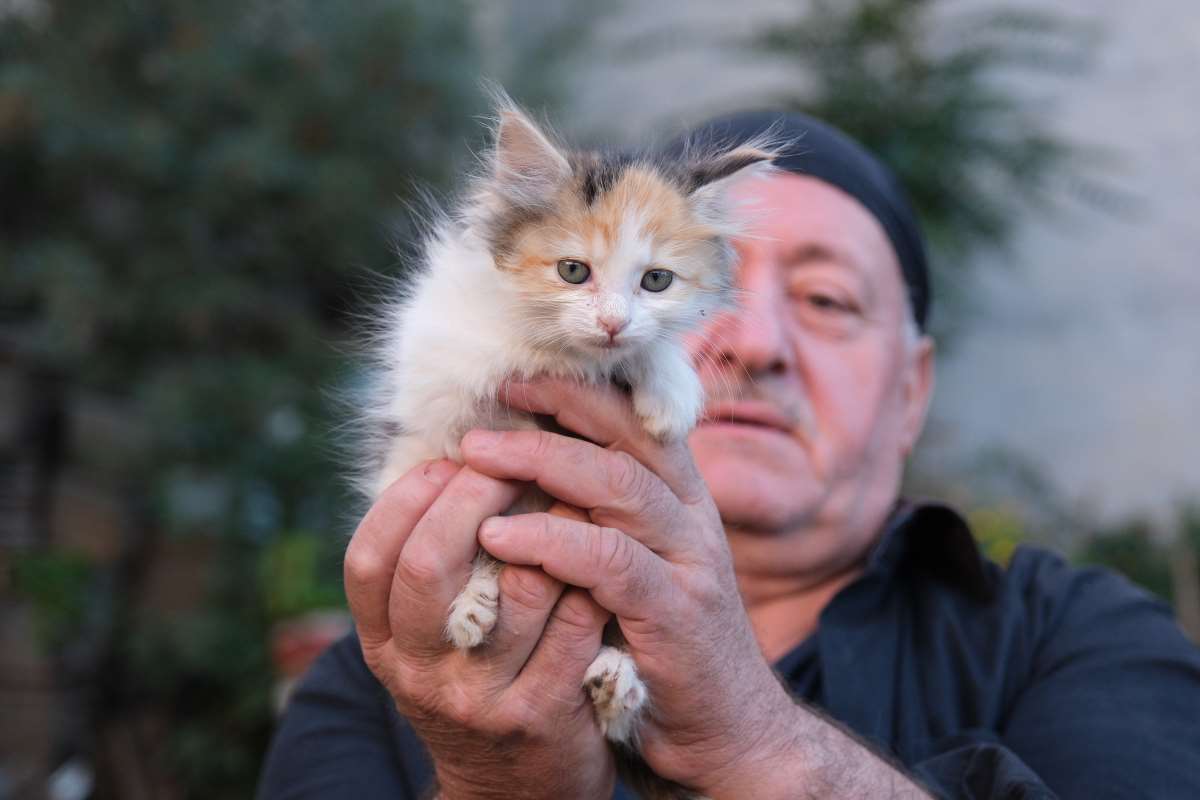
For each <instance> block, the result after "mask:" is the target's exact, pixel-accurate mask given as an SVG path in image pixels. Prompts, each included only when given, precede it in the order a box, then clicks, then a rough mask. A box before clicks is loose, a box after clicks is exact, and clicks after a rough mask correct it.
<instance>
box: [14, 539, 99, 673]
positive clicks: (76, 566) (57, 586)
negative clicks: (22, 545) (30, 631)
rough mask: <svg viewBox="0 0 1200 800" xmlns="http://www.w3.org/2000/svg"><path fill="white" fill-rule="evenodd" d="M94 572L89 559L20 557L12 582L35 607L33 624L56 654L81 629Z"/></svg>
mask: <svg viewBox="0 0 1200 800" xmlns="http://www.w3.org/2000/svg"><path fill="white" fill-rule="evenodd" d="M94 579H95V569H94V568H93V565H92V563H91V562H90V561H89V560H88V559H87V557H86V556H84V555H82V554H79V553H70V552H64V551H53V550H51V551H45V552H35V553H21V554H17V555H16V557H15V558H14V560H13V563H12V565H11V567H10V573H9V581H10V583H11V586H12V588H13V590H14V591H15V592H16V594H17V595H18V596H20V597H23V598H25V599H26V600H28V601H29V602H30V603H32V604H33V610H34V625H35V626H36V629H37V636H38V639H39V640H40V643H41V645H42V647H43V648H44V649H46V650H47V651H50V652H53V651H55V650H56V649H58V648H59V647H61V646H62V645H64V644H66V643H67V642H69V641H70V640H71V638H72V637H73V636H74V635H75V634H76V633H77V632H78V631H79V630H80V627H81V624H80V621H81V620H82V619H83V617H84V615H85V614H86V613H87V611H88V593H89V591H90V590H91V588H92V582H93V580H94Z"/></svg>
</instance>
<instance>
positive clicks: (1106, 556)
mask: <svg viewBox="0 0 1200 800" xmlns="http://www.w3.org/2000/svg"><path fill="white" fill-rule="evenodd" d="M1077 560H1078V561H1079V562H1080V563H1083V564H1099V565H1102V566H1105V567H1108V568H1110V569H1114V570H1116V571H1117V572H1120V573H1121V574H1122V575H1124V576H1125V577H1127V578H1129V579H1130V580H1131V581H1133V582H1135V583H1138V584H1141V585H1142V586H1144V587H1145V588H1147V589H1149V590H1150V591H1152V592H1154V593H1155V594H1156V595H1158V596H1159V597H1161V598H1163V599H1164V600H1167V601H1169V600H1171V597H1172V587H1171V570H1170V566H1169V564H1168V550H1167V548H1166V547H1164V546H1163V545H1162V544H1161V542H1159V541H1158V540H1157V539H1156V538H1155V536H1154V525H1153V524H1152V523H1151V522H1150V521H1148V520H1144V519H1131V520H1128V521H1125V522H1122V523H1119V524H1116V525H1113V526H1111V527H1108V528H1106V529H1102V530H1099V531H1097V532H1096V534H1095V535H1094V536H1092V537H1091V538H1090V539H1088V540H1087V541H1086V542H1085V543H1084V544H1083V547H1082V548H1080V551H1079V555H1078V558H1077Z"/></svg>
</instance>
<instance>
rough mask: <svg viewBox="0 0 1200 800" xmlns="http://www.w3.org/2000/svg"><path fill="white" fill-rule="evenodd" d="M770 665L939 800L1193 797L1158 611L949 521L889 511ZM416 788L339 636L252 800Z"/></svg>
mask: <svg viewBox="0 0 1200 800" xmlns="http://www.w3.org/2000/svg"><path fill="white" fill-rule="evenodd" d="M776 668H777V670H778V671H779V673H780V674H781V675H782V676H783V678H784V679H785V680H786V682H787V684H788V685H789V686H790V687H791V689H792V691H793V693H794V695H795V696H796V697H797V698H799V699H801V700H803V701H804V702H806V703H808V704H810V705H812V706H816V707H819V708H821V709H822V710H823V711H824V712H825V713H826V714H827V715H828V716H831V717H833V718H834V719H836V720H839V721H840V722H841V723H842V724H843V725H845V726H846V727H847V728H849V729H850V730H852V731H854V732H855V733H856V734H857V735H858V736H859V737H860V738H862V739H863V740H865V741H867V742H868V743H870V744H871V746H872V747H874V748H875V749H876V750H877V751H878V752H879V753H881V754H884V755H885V756H887V757H888V758H890V759H891V760H892V761H894V762H896V763H898V764H900V765H903V767H904V768H905V769H906V770H907V771H908V772H909V773H910V774H912V775H913V776H915V777H916V778H917V780H918V781H920V782H921V783H922V784H924V785H925V786H926V787H928V788H929V790H930V791H931V792H933V793H934V794H935V795H938V796H941V797H954V798H1049V797H1062V798H1086V800H1102V798H1143V797H1144V798H1200V650H1198V649H1197V648H1196V647H1195V646H1194V645H1192V644H1191V643H1190V642H1188V641H1187V640H1186V639H1185V638H1184V636H1183V634H1182V633H1181V631H1180V629H1179V627H1178V626H1177V625H1176V623H1175V621H1174V619H1173V618H1172V616H1171V613H1170V610H1169V609H1168V608H1167V607H1166V606H1165V605H1164V604H1163V603H1162V602H1160V601H1159V600H1157V599H1155V598H1154V597H1152V596H1151V595H1149V594H1147V593H1146V592H1144V591H1142V590H1141V589H1139V588H1137V587H1135V586H1133V585H1132V584H1130V583H1129V582H1128V581H1126V580H1124V579H1123V578H1121V577H1118V576H1116V575H1114V574H1112V573H1110V572H1107V571H1105V570H1101V569H1077V568H1074V567H1071V566H1069V565H1068V564H1067V563H1066V562H1064V561H1063V560H1062V558H1060V557H1059V556H1057V555H1055V554H1053V553H1050V552H1047V551H1045V550H1040V549H1036V548H1019V549H1018V550H1017V552H1016V553H1015V555H1014V556H1013V558H1012V561H1011V563H1010V564H1009V565H1008V567H1007V569H1001V568H1000V567H998V566H996V565H995V564H993V563H991V562H989V561H986V560H984V559H983V558H982V557H981V556H980V554H979V551H978V549H977V548H976V546H975V541H974V538H973V537H972V536H971V533H970V531H969V530H968V529H967V526H966V523H965V522H964V521H963V519H962V518H961V517H960V516H959V515H958V514H957V513H955V512H954V511H952V510H951V509H949V508H946V507H945V506H940V505H913V504H901V505H899V506H898V507H897V510H896V512H895V513H894V514H893V515H892V517H891V519H890V521H889V523H888V527H887V530H886V531H885V532H884V535H883V536H882V537H881V539H880V541H879V543H878V544H877V545H876V546H875V548H874V549H873V550H872V553H871V555H870V557H869V559H868V563H867V568H866V569H865V571H864V573H863V574H862V576H861V577H859V578H858V579H857V580H856V581H854V582H853V583H851V584H849V585H847V586H846V587H845V588H843V589H842V590H841V592H839V593H838V594H837V595H836V596H835V597H834V598H833V599H832V600H831V601H830V603H829V605H828V606H827V607H826V608H825V610H824V612H823V613H822V614H821V619H820V625H819V628H818V631H817V632H816V633H815V634H813V635H812V636H811V637H810V638H809V639H808V640H806V641H805V642H804V643H802V644H801V645H800V646H798V647H797V648H796V649H795V650H793V651H792V652H790V653H789V654H788V655H786V656H785V657H784V658H783V659H782V660H780V661H779V663H778V664H776ZM432 774H433V773H432V768H431V765H430V762H429V757H428V754H427V753H426V751H425V749H424V747H423V746H422V744H421V742H420V740H418V739H417V737H416V736H415V734H414V733H413V731H412V729H411V728H410V727H409V726H408V725H407V724H406V723H405V721H404V720H403V718H401V717H400V715H399V714H398V713H397V712H396V710H395V706H394V704H393V703H392V701H391V699H390V698H389V697H388V696H387V695H386V693H385V692H384V691H383V689H382V687H381V686H380V685H379V683H378V682H376V680H375V679H374V677H373V676H372V675H371V673H370V672H369V671H368V669H367V667H366V665H365V664H364V663H363V659H362V654H361V652H360V651H359V647H358V642H357V641H356V640H355V639H354V638H353V637H348V638H346V639H344V640H342V641H341V642H339V643H338V644H336V645H334V646H333V647H332V648H331V649H330V650H329V651H327V652H326V653H325V654H324V655H323V656H322V657H321V658H320V659H319V660H318V662H317V663H316V664H315V665H314V667H313V668H312V670H311V671H310V672H309V674H308V676H307V677H306V678H305V679H304V681H303V682H302V683H301V685H300V686H299V687H298V689H297V691H296V692H295V694H294V695H293V698H292V700H291V702H290V704H289V708H288V710H287V713H286V714H285V715H284V718H283V720H282V722H281V724H280V727H279V730H278V731H277V733H276V736H275V740H274V742H273V743H272V746H271V750H270V753H269V755H268V757H267V761H266V765H265V768H264V772H263V777H262V781H261V784H260V786H259V796H260V797H261V798H263V799H264V800H276V799H277V798H352V800H370V798H377V797H378V798H405V800H409V799H411V800H417V799H418V798H420V797H422V796H423V795H424V794H425V793H426V789H427V787H428V785H429V783H430V781H431V778H432ZM800 795H801V790H800V787H798V788H797V796H800ZM615 796H616V797H618V798H625V797H629V795H628V793H627V792H626V791H625V790H624V789H623V788H622V787H619V786H618V788H617V793H616V795H615Z"/></svg>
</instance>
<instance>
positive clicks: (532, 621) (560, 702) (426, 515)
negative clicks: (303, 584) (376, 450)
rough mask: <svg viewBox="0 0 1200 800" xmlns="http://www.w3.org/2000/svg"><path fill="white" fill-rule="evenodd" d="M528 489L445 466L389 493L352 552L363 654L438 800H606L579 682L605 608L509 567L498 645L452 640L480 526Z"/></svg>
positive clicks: (600, 749)
mask: <svg viewBox="0 0 1200 800" xmlns="http://www.w3.org/2000/svg"><path fill="white" fill-rule="evenodd" d="M519 494H520V487H519V486H517V485H516V484H513V483H511V482H508V481H503V480H497V479H494V478H490V477H487V476H484V475H481V474H480V473H478V472H476V471H475V470H473V469H471V468H459V467H458V466H457V465H455V464H452V463H451V462H449V461H437V462H429V463H425V464H421V465H419V466H417V467H416V468H414V469H413V470H411V471H409V472H408V473H407V474H405V475H404V476H403V477H402V478H400V479H399V480H398V481H396V482H395V483H394V484H393V485H392V486H391V487H389V488H388V489H387V490H386V491H385V492H384V493H383V495H382V496H381V497H380V498H379V500H378V501H377V502H376V503H375V505H374V506H373V507H372V508H371V510H370V511H369V512H368V513H367V515H366V517H365V518H364V519H363V521H362V523H361V524H360V525H359V527H358V530H357V531H356V532H355V534H354V538H353V539H352V540H351V542H350V546H349V549H348V550H347V552H346V561H345V583H346V595H347V597H348V599H349V601H350V610H351V612H352V613H353V615H354V621H355V625H356V628H357V630H358V638H359V641H360V643H361V645H362V650H363V656H364V658H365V660H366V663H367V665H368V666H369V667H370V669H371V671H372V672H373V673H374V674H375V676H376V678H378V679H379V681H380V682H381V683H382V684H383V685H384V687H386V688H387V690H388V691H389V692H390V693H391V695H392V697H393V698H394V699H395V702H396V705H397V707H398V708H399V710H400V712H401V713H402V714H404V716H405V717H406V718H407V719H408V720H409V722H410V723H411V724H412V726H413V728H414V729H415V730H416V732H417V734H418V735H419V736H420V737H421V739H422V740H423V741H424V742H425V744H426V745H427V746H428V747H429V751H430V753H431V755H432V756H433V761H434V765H435V769H436V771H437V776H438V781H439V785H440V788H441V796H442V797H445V798H447V799H448V800H458V798H476V797H486V798H491V797H505V798H509V797H531V798H532V797H554V798H559V797H572V798H576V797H577V798H589V797H597V798H600V797H603V798H607V797H609V796H611V794H612V786H613V781H614V771H613V763H612V756H611V755H610V753H609V750H608V748H607V746H606V744H605V742H604V740H603V737H602V736H601V734H600V731H599V728H598V726H597V725H596V722H595V719H594V715H593V712H592V707H591V703H590V702H589V701H588V699H587V696H586V694H585V693H584V692H583V690H582V688H581V684H582V682H583V676H584V673H585V671H586V670H587V666H588V664H589V663H591V661H592V659H593V658H595V656H596V653H597V652H598V651H599V648H600V634H601V631H602V629H603V627H604V623H605V621H606V620H607V619H608V617H609V614H608V612H606V611H604V610H603V609H602V608H600V607H599V606H598V605H596V603H595V602H594V601H593V600H592V598H591V597H589V595H588V593H587V592H585V591H582V590H580V589H566V590H564V587H563V584H562V583H561V582H559V581H558V580H555V579H554V578H551V577H549V576H548V575H547V574H546V573H545V572H543V571H542V570H540V569H537V568H533V567H523V566H515V565H508V566H505V567H504V569H503V571H502V572H501V574H500V605H499V617H498V619H497V622H496V627H495V629H494V630H493V631H492V634H491V636H490V638H489V640H488V641H487V642H486V643H485V644H484V645H482V646H481V647H478V648H476V649H474V650H470V651H458V650H455V649H453V648H452V647H451V646H450V645H449V644H448V643H447V641H446V637H445V633H444V630H445V629H444V626H445V622H446V615H447V612H448V609H449V606H450V603H451V601H452V600H453V599H454V597H455V596H456V595H457V594H458V592H459V591H460V590H461V589H462V587H463V585H464V584H465V583H466V580H467V576H468V575H469V573H470V569H471V562H472V559H473V558H474V556H475V553H476V550H477V548H478V543H477V540H476V532H477V530H478V528H479V524H480V522H481V521H482V520H484V519H486V518H488V517H490V516H492V515H494V514H499V513H500V512H501V511H503V510H504V509H506V508H508V507H509V506H510V505H511V504H512V503H513V501H514V500H515V499H516V498H517V497H518V495H519ZM553 511H554V512H555V513H562V514H569V513H570V510H569V509H562V508H556V509H554V510H553ZM556 518H558V517H556Z"/></svg>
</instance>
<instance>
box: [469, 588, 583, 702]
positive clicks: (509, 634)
mask: <svg viewBox="0 0 1200 800" xmlns="http://www.w3.org/2000/svg"><path fill="white" fill-rule="evenodd" d="M562 593H563V583H562V581H560V580H558V579H556V578H552V577H550V576H549V575H547V574H546V573H545V572H543V571H542V570H540V569H538V568H537V567H525V566H520V565H518V564H505V565H504V568H503V569H502V570H501V571H500V604H499V611H498V614H497V617H496V627H495V629H494V630H493V631H492V635H491V636H490V637H489V638H488V640H487V641H486V642H485V643H484V644H483V645H482V646H481V647H477V648H476V649H474V650H472V651H471V652H470V654H469V657H470V658H471V659H472V660H475V661H478V662H480V664H481V666H482V668H484V669H487V670H488V671H489V672H491V673H492V675H493V676H494V677H495V678H496V680H497V681H499V682H500V684H501V685H504V686H508V685H509V684H511V683H512V681H513V678H515V677H516V675H517V673H519V672H520V671H521V668H522V667H523V666H524V665H525V662H526V661H527V660H528V659H529V654H530V653H532V652H533V648H534V646H535V645H537V642H538V639H539V638H540V637H541V635H542V630H543V629H544V628H545V627H546V621H547V620H548V619H549V618H550V613H551V612H552V611H553V610H554V606H555V604H556V603H558V600H559V598H560V597H561V596H562Z"/></svg>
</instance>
